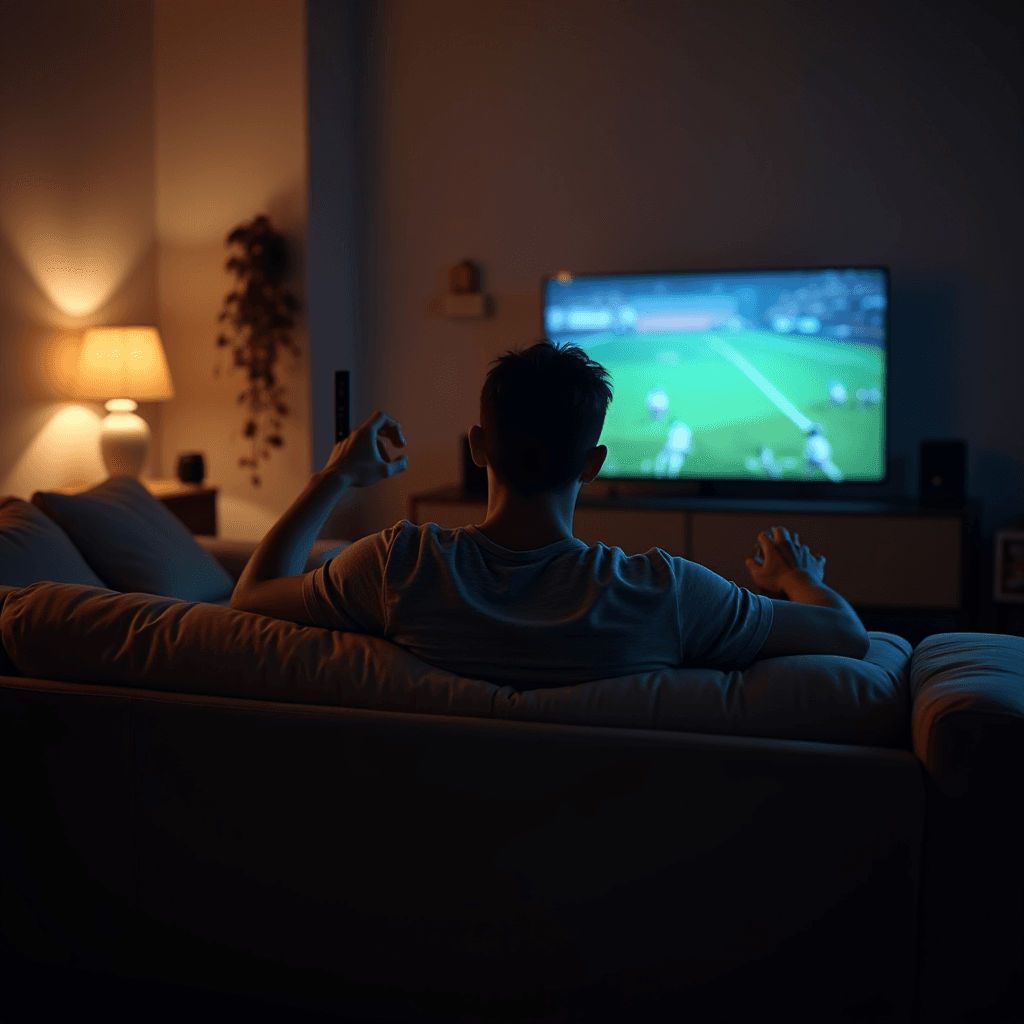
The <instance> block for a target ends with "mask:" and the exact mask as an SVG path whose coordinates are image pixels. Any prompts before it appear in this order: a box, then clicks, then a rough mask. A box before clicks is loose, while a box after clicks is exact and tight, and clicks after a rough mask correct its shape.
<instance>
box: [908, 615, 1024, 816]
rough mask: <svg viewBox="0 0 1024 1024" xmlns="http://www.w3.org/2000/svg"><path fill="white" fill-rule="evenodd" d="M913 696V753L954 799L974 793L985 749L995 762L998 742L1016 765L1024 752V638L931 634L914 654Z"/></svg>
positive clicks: (993, 635) (979, 634)
mask: <svg viewBox="0 0 1024 1024" xmlns="http://www.w3.org/2000/svg"><path fill="white" fill-rule="evenodd" d="M910 695H911V702H912V705H911V716H912V721H911V728H912V731H913V742H914V753H915V754H917V756H918V758H919V759H920V761H921V763H922V764H923V765H924V766H925V768H926V769H927V771H928V774H929V775H930V776H931V777H932V778H933V779H934V780H935V782H936V784H937V785H938V786H939V787H940V788H941V789H942V790H943V791H944V792H945V793H946V794H947V795H948V796H950V797H956V796H960V795H963V794H965V793H967V792H968V791H970V789H971V788H972V785H971V783H972V769H973V768H976V767H979V766H980V760H979V752H980V751H981V750H982V749H983V748H984V749H985V756H986V758H988V759H990V758H991V756H992V755H993V753H995V752H994V751H993V749H992V744H993V743H995V742H998V743H999V744H1000V747H1005V749H1004V750H1002V751H1001V752H1003V753H1005V754H1007V755H1008V756H1010V758H1011V760H1012V759H1013V757H1014V755H1019V754H1020V753H1022V752H1024V742H1022V741H1024V637H1018V636H1003V635H1000V634H995V633H940V634H936V635H935V636H930V637H926V638H925V639H924V640H923V641H922V642H921V643H920V644H919V645H918V647H917V649H916V650H915V651H914V657H913V660H912V662H911V666H910ZM1007 767H1008V768H1009V767H1010V765H1009V764H1008V765H1007Z"/></svg>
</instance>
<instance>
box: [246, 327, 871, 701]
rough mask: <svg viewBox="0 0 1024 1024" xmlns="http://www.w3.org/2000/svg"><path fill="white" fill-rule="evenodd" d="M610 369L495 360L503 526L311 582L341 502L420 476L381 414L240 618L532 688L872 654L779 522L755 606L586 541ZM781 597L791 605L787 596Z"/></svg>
mask: <svg viewBox="0 0 1024 1024" xmlns="http://www.w3.org/2000/svg"><path fill="white" fill-rule="evenodd" d="M611 394H612V392H611V385H610V378H609V376H608V374H607V371H605V370H604V368H603V367H601V366H600V365H599V364H597V363H596V362H594V361H593V360H591V359H590V358H589V357H588V356H587V355H586V354H585V353H584V352H583V351H582V350H580V349H578V348H575V347H571V346H570V347H565V348H558V347H556V346H554V345H552V344H551V343H550V342H547V341H544V342H540V343H539V344H537V345H534V346H533V347H532V348H529V349H527V350H526V351H525V352H510V353H507V354H506V355H505V356H503V357H502V358H501V359H499V360H497V361H496V362H495V364H494V365H493V366H492V368H491V370H490V372H489V373H488V375H487V379H486V381H485V382H484V386H483V390H482V392H481V396H480V423H479V424H478V425H476V426H474V427H473V428H472V430H471V431H470V435H469V443H470V450H471V452H472V456H473V461H474V462H475V463H476V464H477V465H478V466H481V467H483V466H486V467H487V480H488V500H487V516H486V518H485V519H484V521H483V522H482V523H480V524H479V525H478V526H467V527H465V528H460V529H455V530H443V529H441V528H440V527H438V526H436V525H434V524H427V525H425V526H414V525H413V524H412V523H408V522H401V523H399V524H398V525H396V526H394V527H392V528H391V529H389V530H384V531H383V532H381V533H378V534H373V535H371V536H369V537H364V538H362V539H361V540H358V541H356V542H355V543H354V544H352V545H351V546H350V547H349V548H347V549H346V550H345V551H344V552H342V553H341V554H340V555H338V556H336V557H335V558H334V559H332V560H331V561H330V562H329V563H328V564H327V565H326V566H324V567H323V568H321V569H318V570H316V571H315V572H312V573H307V574H303V573H302V568H303V566H304V565H305V561H306V557H307V555H308V552H309V550H310V548H311V546H312V544H313V541H314V539H315V538H316V536H317V534H318V533H319V531H320V529H321V528H322V527H323V525H324V523H325V522H326V521H327V518H328V516H329V515H330V513H331V510H332V509H333V508H334V506H335V504H336V503H337V501H338V499H339V498H340V497H341V495H342V494H343V493H344V492H345V491H346V490H347V489H348V488H349V487H352V486H355V487H368V486H371V485H373V484H375V483H376V482H377V481H379V480H383V479H385V478H387V477H390V476H393V475H394V474H396V473H399V472H401V471H402V470H404V469H405V468H406V464H407V457H406V456H404V455H403V456H394V455H392V454H390V453H389V451H388V447H387V445H386V443H385V441H388V442H390V443H391V444H392V445H393V446H394V447H396V448H402V447H404V446H405V438H404V437H403V435H402V430H401V428H400V427H399V425H398V424H397V423H395V422H394V420H392V419H390V418H388V417H387V416H385V415H384V414H383V413H380V412H378V413H376V414H375V415H374V416H372V417H370V419H369V420H367V422H366V423H364V424H363V425H362V426H361V427H359V428H358V429H357V430H355V431H354V432H353V433H352V434H351V435H350V436H349V437H348V438H347V439H346V440H345V441H343V442H342V443H340V444H338V445H337V446H336V447H335V449H334V451H333V452H332V453H331V456H330V458H329V459H328V462H327V465H326V466H325V467H324V469H323V470H322V471H321V472H319V473H316V474H314V476H313V478H312V480H311V481H310V482H309V484H308V485H307V487H306V488H305V490H304V491H303V492H302V494H301V495H300V496H299V497H298V499H297V500H296V501H295V503H294V504H293V505H292V506H291V508H290V509H288V511H287V512H285V514H284V515H283V516H282V517H281V519H280V520H279V521H278V522H277V523H276V524H275V526H274V527H273V528H272V529H271V530H270V532H269V533H268V534H267V536H266V537H265V538H264V540H263V541H262V543H261V544H260V545H259V547H258V548H257V550H256V552H255V553H254V555H253V557H252V559H251V560H250V562H249V564H248V565H247V566H246V569H245V572H244V573H243V574H242V577H241V579H240V580H239V582H238V586H237V587H236V588H235V592H234V594H233V596H232V599H231V606H232V607H233V608H238V609H243V610H246V611H252V612H259V613H261V614H264V615H272V616H276V617H278V618H282V619H287V620H290V621H293V622H297V623H302V624H308V625H316V626H322V627H325V628H328V629H339V630H352V631H358V632H363V633H370V634H374V635H377V636H382V637H385V638H386V639H388V640H390V641H392V642H394V643H396V644H398V645H399V646H401V647H404V648H405V649H406V650H408V651H410V652H411V653H413V654H415V655H416V656H417V657H419V658H421V659H422V660H424V661H426V662H429V663H431V664H433V665H437V666H438V667H441V668H445V669H448V670H449V671H452V672H455V673H457V674H459V675H463V676H467V677H470V678H476V679H487V680H491V681H494V682H499V683H509V684H512V685H515V686H518V687H520V688H528V687H530V686H551V685H563V684H569V683H574V682H582V681H586V680H590V679H599V678H610V677H614V676H620V675H628V674H632V673H636V672H645V671H651V670H655V669H659V668H672V667H677V666H697V665H704V666H708V667H715V668H722V669H732V668H740V667H742V666H744V665H746V664H748V663H749V662H751V661H753V660H755V659H756V658H758V657H760V658H765V657H771V656H774V655H782V654H839V655H846V656H849V657H854V658H861V657H863V656H864V654H865V652H866V651H867V646H868V641H867V634H866V633H865V631H864V627H863V626H862V625H861V623H860V620H859V619H858V618H857V616H856V614H855V613H854V612H853V610H852V609H851V608H850V606H849V605H848V604H847V603H846V601H844V600H843V599H842V598H841V597H840V596H839V595H838V594H835V593H834V592H833V591H831V590H829V588H828V587H826V586H825V585H824V583H823V582H822V577H823V566H824V561H825V560H824V559H823V558H815V557H814V556H813V555H812V554H811V553H810V551H809V550H808V549H807V547H805V546H804V545H802V544H800V543H799V538H798V537H793V538H790V536H789V534H788V533H787V532H786V531H785V530H783V529H779V528H775V529H773V531H772V536H769V535H768V533H762V534H760V535H759V537H758V544H759V550H758V551H757V552H756V553H755V557H754V558H748V559H747V562H746V564H747V569H748V571H749V572H750V574H751V577H752V578H753V580H754V582H755V583H756V584H757V585H758V586H759V587H761V588H762V589H763V590H765V591H767V592H768V593H769V594H772V595H775V596H774V597H768V596H764V595H758V594H754V593H752V592H751V591H749V590H746V589H744V588H742V587H738V586H736V585H735V584H734V583H731V582H729V581H727V580H724V579H722V577H720V576H718V575H717V574H715V573H713V572H711V571H710V570H709V569H706V568H704V567H703V566H701V565H697V564H696V563H693V562H689V561H687V560H686V559H683V558H678V557H673V556H671V555H668V554H666V553H665V552H664V551H661V550H660V549H657V548H654V549H652V550H651V551H649V552H647V553H646V554H642V555H633V556H627V555H625V554H624V553H623V552H622V551H621V550H620V549H619V548H609V547H607V546H605V545H603V544H597V545H594V546H593V547H588V546H587V545H586V544H584V543H583V542H582V541H580V540H577V539H576V538H574V537H573V535H572V520H573V511H574V509H575V506H576V498H577V496H578V494H579V490H580V487H581V486H582V485H583V484H588V483H590V482H592V481H593V480H594V478H595V477H596V476H597V474H598V472H599V471H600V469H601V466H602V464H603V463H604V460H605V457H606V455H607V454H608V449H607V448H606V447H605V446H604V445H599V444H597V441H598V439H599V438H600V435H601V429H602V427H603V425H604V418H605V413H606V411H607V408H608V403H609V402H610V401H611ZM783 598H788V600H784V599H783Z"/></svg>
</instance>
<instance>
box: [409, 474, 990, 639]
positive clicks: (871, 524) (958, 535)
mask: <svg viewBox="0 0 1024 1024" xmlns="http://www.w3.org/2000/svg"><path fill="white" fill-rule="evenodd" d="M486 506H487V499H486V497H485V496H481V495H467V494H465V493H464V492H463V490H462V488H461V487H459V486H451V487H442V488H439V489H437V490H434V491H430V492H428V493H424V494H417V495H413V496H412V497H411V498H410V501H409V519H410V521H411V522H414V523H417V524H420V523H427V522H434V523H437V524H438V525H439V526H443V527H447V528H451V527H455V526H465V525H467V524H469V523H479V522H481V521H482V520H483V518H484V516H485V514H486ZM976 518H977V516H976V509H975V507H974V506H969V507H968V508H966V509H950V510H945V509H941V510H940V509H927V508H921V507H920V506H919V505H917V504H916V503H912V502H899V501H852V500H850V501H826V500H811V499H799V500H797V499H793V500H783V499H763V500H762V499H751V498H727V497H703V496H700V495H695V496H691V495H671V496H657V495H640V494H631V495H625V494H621V493H620V494H618V495H612V494H600V493H599V494H594V495H588V494H587V490H586V488H584V489H583V490H582V491H581V492H580V497H579V500H578V502H577V505H576V516H575V519H574V520H573V532H574V533H575V535H576V536H577V537H579V538H580V540H582V541H584V542H585V543H587V544H595V543H598V542H602V543H605V544H608V545H612V546H615V547H620V548H622V549H623V550H624V551H625V552H626V553H627V554H638V553H640V552H643V551H647V550H649V549H650V548H652V547H658V548H661V549H662V550H664V551H667V552H668V553H669V554H671V555H681V556H682V557H683V558H687V559H689V560H691V561H694V562H699V563H701V564H702V565H706V566H707V567H708V568H709V569H712V570H714V571H715V572H717V573H718V574H719V575H720V576H724V577H725V578H726V579H729V580H732V581H734V582H735V583H738V584H740V585H741V586H750V585H751V580H750V576H749V574H748V573H747V569H746V565H745V564H744V561H745V559H746V558H747V557H748V556H749V555H750V554H751V553H752V552H753V548H754V542H755V540H756V537H757V534H758V533H759V532H760V531H761V530H766V529H768V528H770V527H772V526H785V527H786V528H787V529H789V530H790V531H793V532H795V533H798V534H799V535H800V540H801V541H802V542H803V543H804V544H807V545H808V546H809V547H810V548H811V550H812V551H813V552H814V553H815V554H822V555H824V556H825V557H826V559H827V561H826V565H825V579H826V581H827V582H828V584H829V586H831V587H834V588H835V589H836V590H837V591H838V592H839V593H841V594H842V595H843V596H844V597H845V598H846V599H847V600H848V601H849V602H850V603H851V604H852V605H853V606H854V607H855V608H856V609H857V610H858V612H860V613H861V617H862V618H863V619H864V622H865V625H866V626H868V628H869V629H892V630H893V631H894V632H899V633H902V635H903V636H906V637H907V639H911V640H912V639H913V637H912V636H911V635H910V634H911V633H914V632H918V633H921V635H922V636H923V635H927V633H928V632H942V631H944V630H956V629H970V628H972V626H973V618H974V616H973V614H972V607H971V606H972V604H973V602H972V601H970V600H969V599H968V595H969V594H970V593H972V592H973V589H974V588H973V587H972V585H971V583H970V580H971V577H972V573H973V571H974V566H973V565H972V564H971V563H970V560H969V559H968V557H967V554H968V552H969V551H971V550H973V547H974V545H973V544H971V543H969V538H970V536H971V533H972V531H973V530H974V529H975V523H976ZM893 613H898V614H893ZM911 620H917V621H919V622H920V624H921V625H920V627H919V628H917V627H915V628H911V627H909V626H907V625H906V623H908V622H910V621H911ZM900 623H904V625H903V626H902V628H895V627H896V626H898V625H900ZM922 630H923V631H924V632H921V631H922Z"/></svg>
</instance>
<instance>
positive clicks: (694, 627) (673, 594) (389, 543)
mask: <svg viewBox="0 0 1024 1024" xmlns="http://www.w3.org/2000/svg"><path fill="white" fill-rule="evenodd" d="M302 593H303V598H304V599H305V604H306V610H307V612H308V613H309V616H310V618H311V619H312V620H313V622H315V623H316V624H317V625H318V626H322V627H324V628H326V629H337V630H347V631H351V632H358V633H370V634H373V635H374V636H380V637H384V638H385V639H387V640H390V641H392V642H393V643H395V644H398V645H399V646H400V647H403V648H405V649H406V650H407V651H409V652H410V653H412V654H414V655H416V657H418V658H420V659H421V660H423V661H425V662H428V663H429V664H431V665H435V666H437V667H438V668H443V669H446V670H448V671H449V672H454V673H455V674H456V675H460V676H464V677H467V678H470V679H484V680H489V681H491V682H495V683H501V684H512V685H513V686H516V687H518V688H520V689H529V688H530V687H538V686H558V685H566V684H569V683H578V682H585V681H588V680H591V679H610V678H614V677H615V676H623V675H631V674H633V673H638V672H649V671H653V670H656V669H663V668H678V667H695V666H702V667H708V668H720V669H734V668H741V667H743V666H745V665H747V664H749V663H750V662H751V661H753V660H754V658H755V657H756V656H757V653H758V651H760V649H761V646H762V644H763V643H764V641H765V638H766V637H767V636H768V631H769V630H770V629H771V625H772V603H771V601H770V600H769V599H768V598H766V597H761V596H759V595H757V594H753V593H751V592H750V591H749V590H745V589H744V588H742V587H738V586H736V584H735V583H730V582H729V581H728V580H724V579H722V577H721V576H718V575H717V574H715V573H713V572H712V571H711V570H710V569H706V568H704V566H702V565H698V564H696V563H695V562H688V561H687V560H686V559H685V558H678V557H675V556H673V555H669V554H666V553H665V552H664V551H662V550H661V549H660V548H651V550H650V551H648V552H647V553H646V554H643V555H626V554H624V553H623V551H622V550H621V549H620V548H610V547H607V546H606V545H604V544H595V545H593V546H592V547H588V546H587V545H586V544H584V543H583V541H581V540H577V539H575V538H568V539H566V540H562V541H558V542H557V543H555V544H549V545H548V546H547V547H543V548H538V549H536V550H534V551H510V550H509V549H508V548H503V547H501V546H500V545H498V544H495V543H494V542H493V541H490V540H488V539H487V538H486V537H485V536H483V534H481V533H480V532H479V530H477V529H476V528H475V527H473V526H467V527H463V528H459V529H455V530H443V529H441V528H440V527H439V526H436V525H435V524H433V523H427V524H426V525H424V526H416V525H414V524H413V523H410V522H406V521H403V522H400V523H398V524H397V525H396V526H393V527H392V528H391V529H390V530H384V531H382V532H381V533H377V534H373V535H371V536H369V537H364V538H362V539H361V540H358V541H356V542H355V543H354V544H352V545H351V546H350V547H348V548H346V549H345V550H344V551H343V552H341V553H340V554H338V555H336V556H335V557H334V558H333V559H331V561H329V562H328V563H327V564H326V565H324V566H323V567H322V568H320V569H317V570H316V571H314V572H312V573H310V574H309V575H308V576H307V577H306V579H305V581H304V584H303V591H302Z"/></svg>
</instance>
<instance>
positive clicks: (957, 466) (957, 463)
mask: <svg viewBox="0 0 1024 1024" xmlns="http://www.w3.org/2000/svg"><path fill="white" fill-rule="evenodd" d="M920 466H921V488H920V496H921V504H922V505H926V506H928V507H931V508H962V507H963V504H964V501H965V500H966V497H967V442H966V441H922V442H921V459H920Z"/></svg>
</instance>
